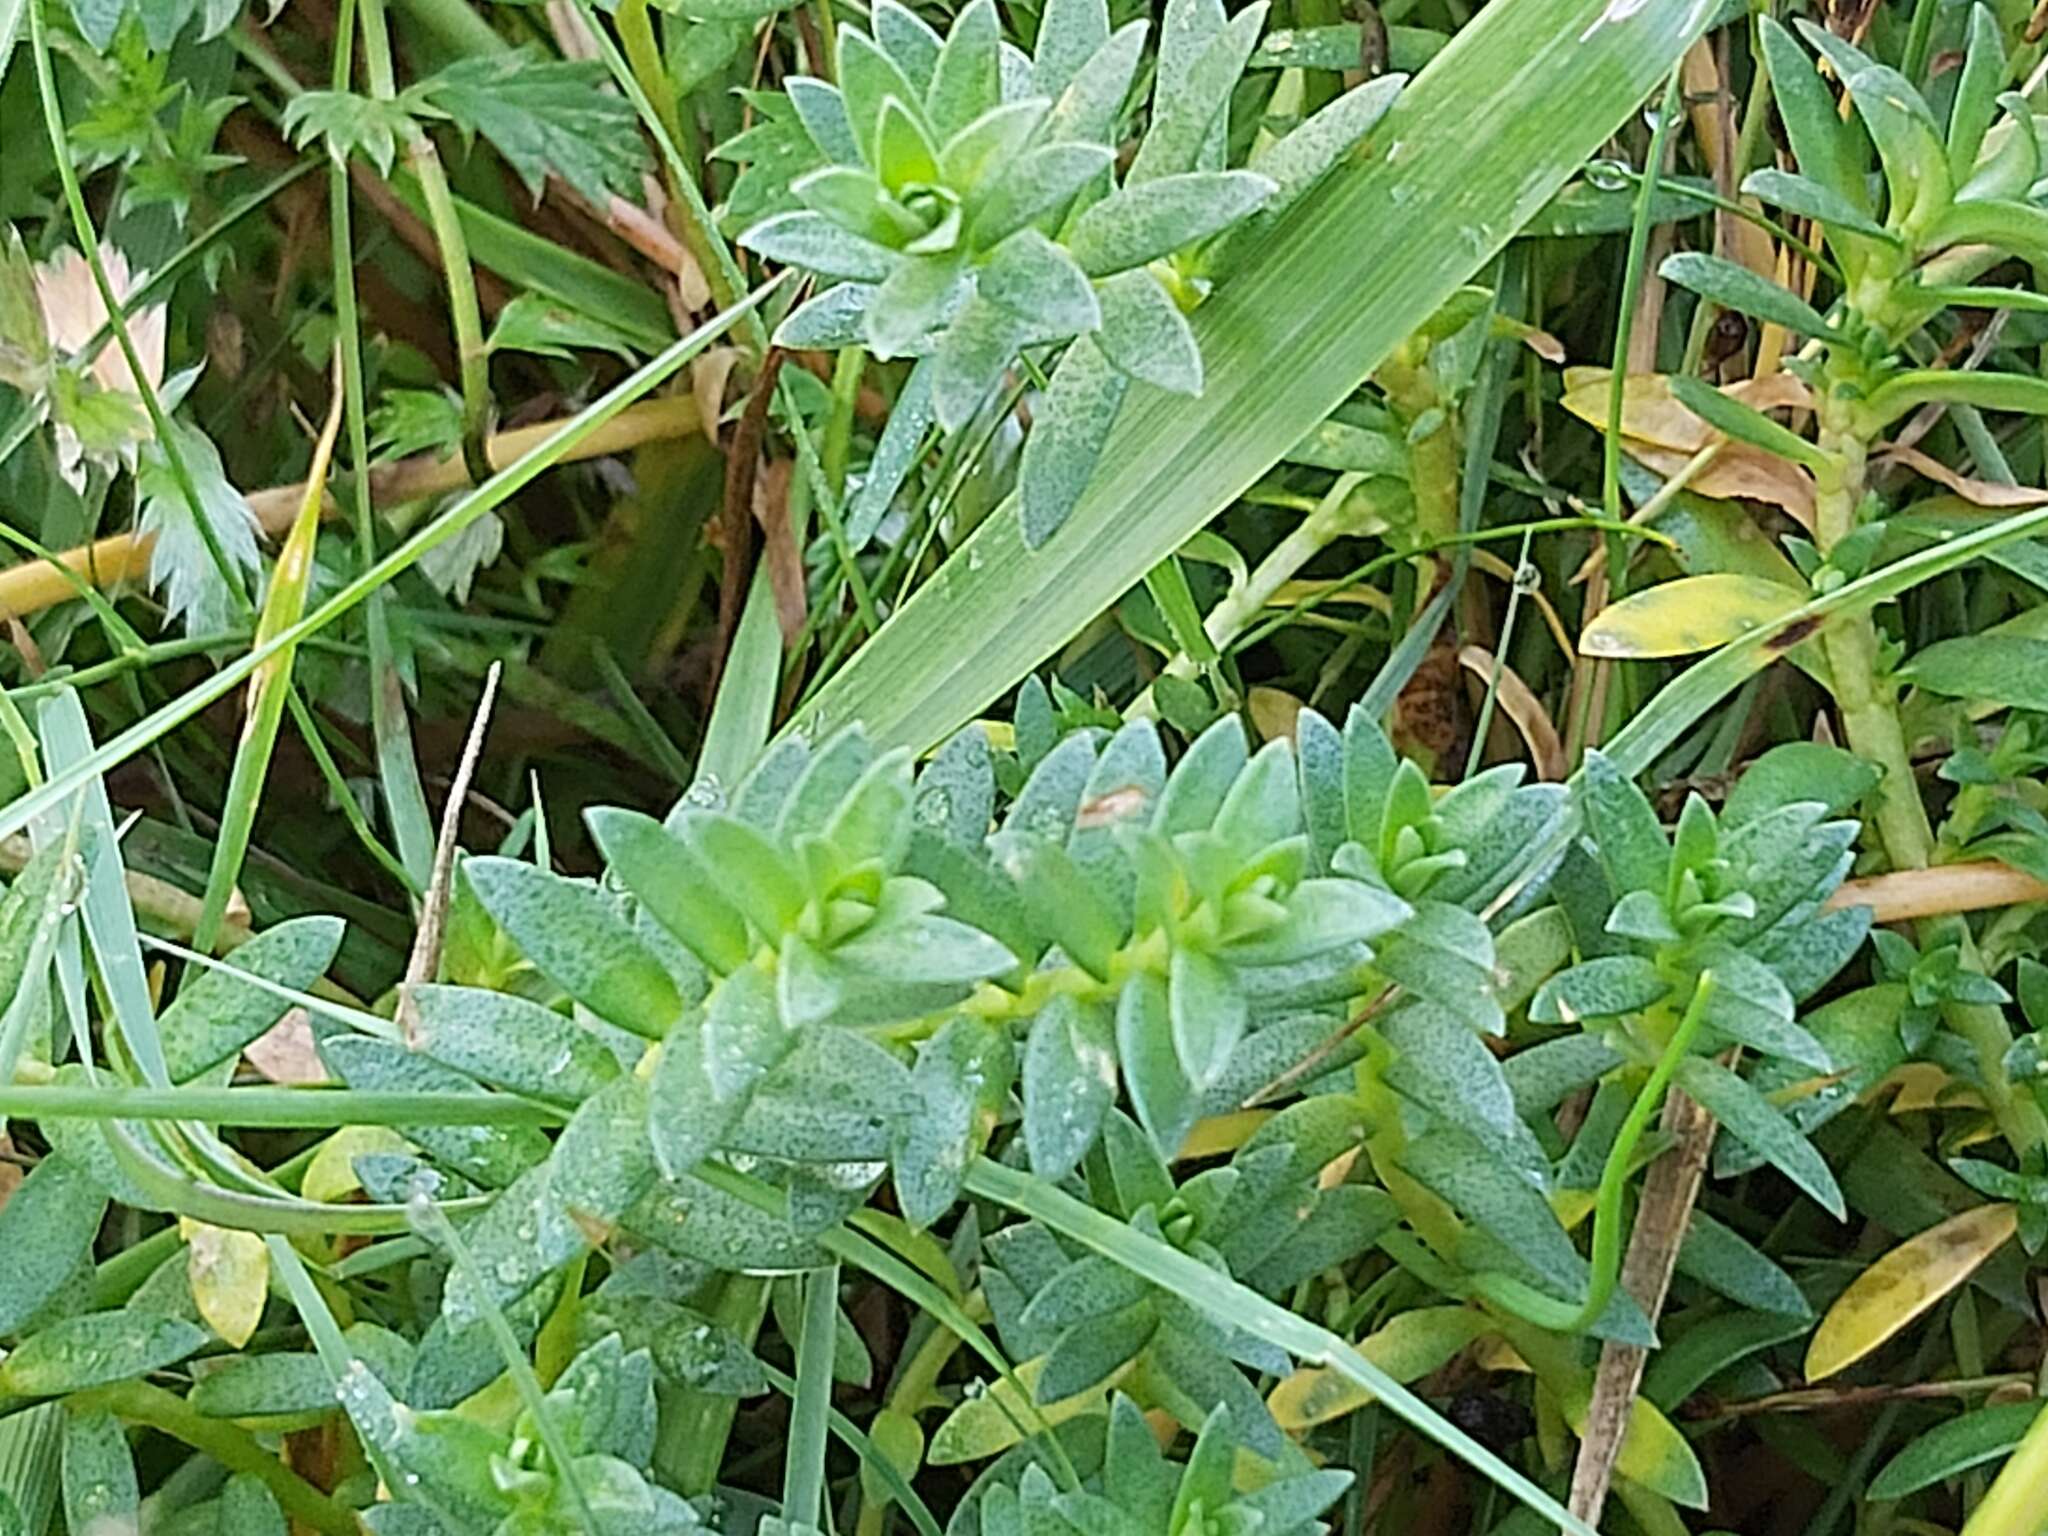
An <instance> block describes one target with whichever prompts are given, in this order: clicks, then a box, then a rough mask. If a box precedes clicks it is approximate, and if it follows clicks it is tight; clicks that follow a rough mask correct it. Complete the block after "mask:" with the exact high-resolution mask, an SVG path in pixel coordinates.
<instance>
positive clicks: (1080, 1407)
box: [925, 1355, 1130, 1467]
mask: <svg viewBox="0 0 2048 1536" xmlns="http://www.w3.org/2000/svg"><path fill="white" fill-rule="evenodd" d="M1046 1358H1047V1357H1046V1356H1044V1355H1040V1356H1039V1357H1038V1358H1037V1359H1036V1360H1026V1361H1025V1362H1024V1363H1023V1364H1022V1365H1020V1366H1018V1367H1017V1369H1016V1372H1015V1376H1016V1380H1015V1381H1014V1382H1012V1381H1008V1380H1004V1381H998V1382H997V1383H995V1385H993V1386H991V1387H989V1388H987V1389H986V1390H985V1391H982V1392H978V1393H976V1394H975V1395H974V1396H972V1397H970V1398H968V1399H966V1401H964V1402H962V1403H961V1404H960V1406H959V1407H958V1408H955V1409H954V1410H953V1412H952V1413H951V1415H949V1416H948V1417H947V1419H946V1422H945V1423H943V1424H941V1425H940V1426H939V1427H938V1429H937V1430H936V1431H935V1432H934V1433H933V1435H932V1443H931V1450H930V1452H929V1453H928V1454H927V1456H926V1458H925V1459H926V1460H927V1461H929V1462H930V1463H931V1464H932V1465H933V1466H935V1467H949V1466H956V1465H958V1464H959V1463H960V1462H963V1461H982V1460H984V1459H986V1458H987V1457H990V1456H1000V1455H1001V1454H1002V1453H1003V1452H1004V1451H1007V1450H1008V1449H1009V1448H1010V1447H1011V1446H1013V1445H1016V1444H1018V1443H1019V1442H1021V1441H1022V1440H1023V1438H1024V1436H1025V1435H1026V1434H1027V1433H1029V1432H1030V1431H1031V1430H1033V1429H1035V1428H1037V1427H1038V1424H1039V1423H1040V1422H1043V1423H1045V1424H1047V1425H1057V1424H1064V1423H1065V1422H1066V1421H1067V1420H1068V1419H1071V1418H1073V1417H1074V1416H1075V1415H1077V1414H1081V1413H1086V1412H1087V1411H1088V1410H1090V1409H1091V1408H1098V1407H1100V1406H1101V1404H1102V1403H1103V1402H1104V1400H1105V1399H1106V1398H1107V1397H1108V1395H1109V1389H1110V1388H1111V1387H1113V1386H1115V1385H1116V1384H1117V1382H1119V1381H1121V1380H1122V1379H1123V1378H1124V1377H1125V1376H1126V1375H1127V1374H1129V1372H1130V1365H1129V1364H1125V1365H1124V1366H1122V1367H1121V1368H1119V1369H1118V1370H1117V1371H1115V1372H1114V1373H1113V1374H1112V1375H1111V1376H1110V1377H1109V1379H1108V1380H1106V1381H1102V1382H1098V1383H1097V1384H1096V1385H1094V1386H1092V1387H1090V1388H1088V1390H1087V1391H1085V1392H1076V1393H1075V1394H1074V1395H1073V1396H1072V1397H1066V1398H1062V1399H1060V1401H1058V1402H1056V1403H1040V1404H1036V1405H1034V1404H1033V1403H1032V1402H1031V1401H1030V1400H1029V1397H1028V1396H1027V1394H1030V1393H1034V1392H1036V1391H1037V1388H1038V1378H1039V1377H1040V1376H1041V1375H1043V1374H1044V1373H1045V1362H1046ZM1019 1385H1021V1386H1022V1387H1023V1388H1024V1391H1023V1392H1022V1393H1020V1392H1018V1390H1017V1387H1018V1386H1019Z"/></svg>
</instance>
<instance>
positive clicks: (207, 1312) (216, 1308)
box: [178, 1216, 270, 1349]
mask: <svg viewBox="0 0 2048 1536" xmlns="http://www.w3.org/2000/svg"><path fill="white" fill-rule="evenodd" d="M178 1230H179V1231H180V1232H181V1233H182V1234H183V1235H184V1238H185V1246H186V1259H185V1278H186V1279H187V1281H189V1282H190V1284H191V1286H192V1299H193V1300H194V1301H195V1302H197V1303H198V1304H199V1315H200V1316H201V1317H202V1318H204V1319H205V1320H206V1326H207V1327H209V1328H211V1329H212V1330H213V1331H214V1332H215V1333H217V1334H219V1335H220V1336H221V1338H223V1339H224V1340H226V1341H227V1342H228V1343H230V1344H232V1345H234V1346H235V1348H237V1349H240V1348H241V1347H242V1346H243V1345H244V1344H246V1343H248V1342H249V1340H250V1338H251V1337H253V1336H254V1334H255V1332H256V1325H257V1324H258V1323H259V1322H261V1321H262V1320H263V1303H264V1301H265V1299H266V1298H267V1297H268V1296H269V1294H270V1250H269V1249H268V1248H266V1247H264V1246H263V1238H262V1237H261V1235H259V1234H258V1233H255V1232H235V1231H230V1230H228V1229H227V1228H225V1227H210V1226H208V1225H207V1224H206V1223H205V1222H203V1221H194V1220H192V1219H191V1217H189V1216H188V1217H185V1218H183V1219H182V1220H180V1221H179V1223H178Z"/></svg>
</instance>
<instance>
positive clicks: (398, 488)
mask: <svg viewBox="0 0 2048 1536" xmlns="http://www.w3.org/2000/svg"><path fill="white" fill-rule="evenodd" d="M566 424H567V423H566V422H562V421H547V422H542V423H540V424H539V425H538V426H531V427H520V428H518V429H516V430H514V431H511V432H500V433H498V434H497V435H496V436H495V437H493V438H492V439H491V440H490V442H489V444H488V445H487V446H486V450H485V451H486V452H487V453H488V454H489V455H490V460H491V463H492V465H493V466H495V467H498V468H502V467H503V466H505V465H507V464H510V463H511V462H513V461H514V460H515V459H517V458H519V457H520V456H521V455H522V454H524V453H526V452H528V451H529V450H531V449H533V448H535V447H537V446H538V445H539V444H541V443H544V442H546V441H547V440H548V438H550V437H552V436H553V435H554V434H555V433H556V432H558V431H560V430H561V428H562V427H563V426H565V425H566ZM696 430H697V407H696V403H695V402H694V401H691V400H689V399H687V398H684V397H681V396H675V397H670V398H664V399H660V400H643V401H641V402H640V403H639V404H637V405H632V406H628V407H627V408H626V409H625V410H623V411H621V412H619V414H618V415H617V416H615V417H613V418H612V419H611V420H610V421H608V422H606V423H605V424H604V425H603V426H601V427H599V428H598V429H597V430H596V431H594V432H592V433H591V434H590V435H589V436H588V437H586V438H584V439H583V441H582V442H580V443H577V444H576V445H575V446H573V447H571V448H569V449H567V450H566V451H565V452H564V453H563V454H562V456H561V458H560V459H559V460H557V462H558V463H561V464H571V463H575V462H577V461H578V460H582V459H596V458H603V457H605V456H606V455H608V454H614V453H623V452H625V451H626V450H627V449H629V448H637V447H639V446H640V445H641V444H642V443H648V442H654V441H657V440H659V439H663V438H674V437H688V436H689V435H690V434H692V433H693V432H695V431H696ZM469 484H470V478H469V471H468V469H467V468H465V467H464V465H463V462H462V460H461V458H460V457H459V456H449V457H446V458H443V457H440V456H438V455H435V454H420V455H417V456H415V457H413V458H409V459H400V460H398V461H397V462H396V463H393V464H385V465H382V466H380V467H379V468H377V469H374V470H372V471H371V472H370V495H371V498H372V499H373V500H374V501H375V502H376V503H377V504H378V505H379V506H393V505H396V504H398V503H401V502H407V501H419V500H421V499H423V498H425V497H428V496H441V495H446V494H447V493H448V492H450V491H459V490H462V489H464V488H466V487H467V486H468V485H469ZM305 495H306V485H305V482H304V481H300V482H299V483H298V484H296V485H280V486H276V487H273V488H272V489H270V490H264V491H252V492H250V494H249V496H248V497H247V500H248V503H249V510H250V511H252V512H254V513H255V514H256V520H257V521H258V522H259V523H261V524H262V525H263V528H264V531H265V532H267V533H272V534H278V533H282V532H284V530H285V529H286V528H288V527H289V526H290V525H291V520H292V514H293V513H295V512H296V511H297V510H298V507H299V503H300V502H301V501H303V500H304V499H305ZM321 515H322V516H323V517H335V516H338V515H339V506H338V504H337V503H336V502H335V500H334V498H333V497H332V496H331V495H330V496H329V497H328V498H327V499H326V501H324V502H323V503H322V505H321ZM155 542H156V541H155V539H154V538H153V537H150V536H147V535H140V534H134V533H117V534H115V535H113V536H112V537H111V538H105V539H100V540H98V541H97V542H96V543H92V544H86V545H82V546H80V547H79V548H77V549H71V550H66V551H65V552H64V553H62V554H61V555H59V556H58V557H57V558H58V560H59V561H60V562H61V563H62V564H63V566H64V567H65V569H67V570H69V571H70V572H71V573H72V574H73V575H75V576H82V577H84V578H85V579H86V580H87V581H89V582H91V583H92V584H93V585H94V586H96V587H102V588H105V587H113V586H118V585H119V584H120V583H122V582H124V581H132V580H140V579H142V578H143V577H144V576H145V575H147V574H148V572H149V557H150V551H151V549H152V548H153V547H154V545H155ZM75 596H77V590H76V589H75V588H74V587H73V586H72V584H71V581H70V580H69V579H67V577H66V576H65V575H64V572H63V571H60V570H58V569H56V568H55V567H54V566H52V565H50V564H48V563H46V562H43V561H39V560H29V561H25V562H23V563H22V564H20V565H12V566H8V567H7V568H6V569H4V570H0V613H10V614H14V615H16V616H17V617H23V616H26V615H28V614H31V613H40V612H41V611H42V610H43V609H45V608H50V607H54V606H55V605H56V604H58V603H61V602H63V601H64V600H65V599H66V598H70V597H75Z"/></svg>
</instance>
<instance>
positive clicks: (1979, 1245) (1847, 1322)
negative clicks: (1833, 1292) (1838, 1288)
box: [1806, 1205, 2019, 1381]
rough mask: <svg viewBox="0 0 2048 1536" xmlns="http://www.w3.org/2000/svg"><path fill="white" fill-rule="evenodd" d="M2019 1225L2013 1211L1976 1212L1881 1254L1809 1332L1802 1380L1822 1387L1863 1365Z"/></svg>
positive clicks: (2000, 1208) (1998, 1207)
mask: <svg viewBox="0 0 2048 1536" xmlns="http://www.w3.org/2000/svg"><path fill="white" fill-rule="evenodd" d="M2018 1224H2019V1213H2018V1212H2017V1210H2015V1208H2014V1207H2012V1206H2010V1205H1980V1206H1978V1207H1976V1208H1975V1209H1974V1210H1968V1211H1965V1212H1963V1213H1962V1215H1960V1216H1951V1217H1950V1218H1949V1219H1948V1220H1947V1221H1944V1222H1940V1223H1938V1224H1937V1225H1935V1226H1932V1227H1929V1228H1928V1229H1927V1230H1926V1231H1925V1232H1921V1233H1918V1234H1916V1235H1915V1236H1912V1237H1909V1238H1907V1239H1906V1240H1905V1241H1904V1242H1903V1243H1901V1244H1899V1246H1898V1247H1896V1248H1894V1249H1892V1250H1890V1251H1889V1252H1888V1253H1885V1254H1882V1255H1881V1256H1880V1257H1879V1258H1878V1260H1877V1262H1876V1263H1874V1264H1872V1265H1871V1266H1870V1268H1868V1269H1866V1270H1864V1271H1863V1273H1862V1274H1860V1275H1858V1276H1857V1277H1856V1278H1855V1279H1854V1280H1852V1281H1850V1282H1849V1288H1848V1289H1847V1290H1846V1291H1844V1292H1842V1294H1841V1295H1840V1296H1837V1297H1836V1298H1835V1304H1834V1305H1833V1306H1832V1307H1829V1308H1828V1315H1827V1316H1826V1317H1824V1318H1822V1319H1821V1320H1820V1326H1819V1327H1818V1328H1816V1329H1815V1330H1814V1331H1813V1342H1812V1343H1811V1344H1810V1345H1808V1346H1807V1350H1806V1379H1807V1380H1808V1381H1820V1380H1822V1379H1823V1378H1825V1377H1828V1376H1832V1375H1834V1374H1835V1372H1837V1371H1839V1370H1841V1369H1843V1368H1844V1367H1846V1366H1850V1365H1854V1364H1855V1363H1856V1362H1857V1361H1858V1360H1861V1359H1862V1358H1863V1357H1864V1356H1865V1355H1867V1354H1869V1353H1870V1352H1871V1351H1872V1350H1873V1349H1875V1348H1877V1346H1878V1345H1880V1344H1882V1343H1883V1342H1884V1341H1885V1340H1886V1339H1888V1338H1890V1337H1891V1336H1892V1335H1893V1334H1895V1333H1897V1332H1898V1331H1899V1330H1900V1329H1901V1328H1903V1327H1905V1326H1906V1324H1908V1323H1910V1322H1912V1321H1913V1319H1914V1318H1916V1317H1918V1316H1919V1315H1920V1314H1921V1313H1922V1312H1925V1311H1926V1310H1927V1309H1928V1308H1929V1307H1931V1306H1933V1305H1934V1304H1935V1303H1936V1302H1937V1301H1939V1300H1941V1298H1942V1297H1944V1296H1946V1295H1947V1294H1948V1293H1949V1292H1950V1291H1952V1290H1954V1289H1955V1288H1956V1287H1957V1286H1959V1285H1961V1284H1962V1283H1963V1282H1964V1281H1965V1280H1967V1279H1969V1278H1970V1276H1971V1275H1973V1274H1975V1273H1976V1272H1977V1267H1978V1266H1979V1265H1980V1264H1982V1263H1983V1262H1984V1261H1985V1260H1986V1259H1988V1258H1990V1257H1991V1255H1992V1254H1994V1253H1996V1252H1998V1250H1999V1249H2000V1248H2003V1247H2004V1246H2005V1245H2006V1243H2007V1242H2008V1241H2010V1240H2011V1238H2012V1235H2013V1232H2014V1230H2015V1229H2016V1228H2017V1226H2018Z"/></svg>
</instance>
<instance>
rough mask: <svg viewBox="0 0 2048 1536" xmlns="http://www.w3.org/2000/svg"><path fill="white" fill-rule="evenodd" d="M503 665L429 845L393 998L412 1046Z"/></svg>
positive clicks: (437, 962)
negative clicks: (420, 991)
mask: <svg viewBox="0 0 2048 1536" xmlns="http://www.w3.org/2000/svg"><path fill="white" fill-rule="evenodd" d="M504 670H505V668H504V664H503V663H502V662H496V661H494V662H492V663H491V669H490V671H488V672H486V673H485V674H484V696H483V698H482V699H480V700H479V701H478V702H477V706H476V718H475V719H473V720H471V721H470V724H469V739H468V741H466V742H465V743H464V744H463V747H462V761H461V762H460V763H458V764H457V765H456V769H455V779H454V782H453V783H451V784H450V785H449V786H448V803H447V804H446V805H444V806H442V807H441V832H440V836H439V837H437V838H436V839H435V841H434V868H433V873H432V875H431V876H430V877H429V878H428V880H427V894H426V897H425V899H424V900H422V901H421V903H420V926H419V931H418V932H417V933H416V934H414V935H413V941H412V954H411V955H410V956H409V957H408V958H407V960H406V962H405V983H404V985H403V986H402V987H401V988H400V989H399V993H398V1024H399V1027H400V1028H401V1029H403V1030H404V1031H405V1038H406V1039H407V1041H409V1042H410V1041H411V1040H412V1039H413V1036H414V1032H415V1028H416V1026H417V1024H418V1022H419V1006H418V1004H417V1003H415V1002H414V1000H413V989H414V988H415V987H417V986H418V985H420V983H422V982H428V981H432V980H433V979H434V976H435V974H436V972H437V971H439V969H440V966H441V944H442V940H443V939H444V938H445V937H446V935H447V931H448V894H449V888H450V886H451V885H453V883H454V876H455V843H456V838H457V836H458V834H459V832H460V830H461V827H462V806H463V802H464V801H466V800H468V799H469V781H470V778H471V777H472V776H473V775H474V774H475V773H476V764H477V759H478V758H480V757H481V756H483V750H484V733H485V732H486V731H488V730H489V729H490V724H491V705H492V703H493V702H494V701H495V700H496V698H497V696H498V678H499V675H500V674H501V673H502V672H503V671H504Z"/></svg>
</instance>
